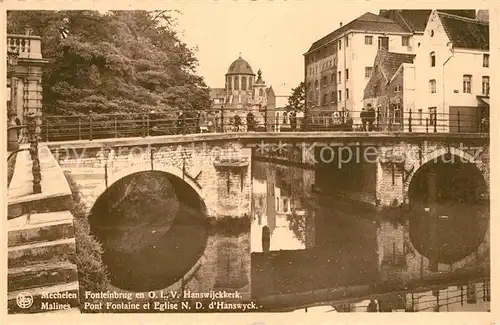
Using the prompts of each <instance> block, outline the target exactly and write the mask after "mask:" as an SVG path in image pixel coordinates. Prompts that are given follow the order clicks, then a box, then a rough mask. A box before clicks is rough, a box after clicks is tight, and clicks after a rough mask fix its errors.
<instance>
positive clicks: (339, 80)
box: [337, 71, 342, 83]
mask: <svg viewBox="0 0 500 325" xmlns="http://www.w3.org/2000/svg"><path fill="white" fill-rule="evenodd" d="M337 82H338V83H341V82H342V71H339V79H338V80H337Z"/></svg>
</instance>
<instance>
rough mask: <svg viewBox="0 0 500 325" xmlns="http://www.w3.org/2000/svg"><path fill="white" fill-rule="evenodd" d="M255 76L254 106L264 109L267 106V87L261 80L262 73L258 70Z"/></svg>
mask: <svg viewBox="0 0 500 325" xmlns="http://www.w3.org/2000/svg"><path fill="white" fill-rule="evenodd" d="M257 75H258V76H257V80H256V81H255V84H254V86H253V88H254V89H253V92H254V104H255V105H260V106H261V107H264V106H267V86H266V82H265V81H264V80H263V79H262V71H261V70H260V69H259V71H258V72H257Z"/></svg>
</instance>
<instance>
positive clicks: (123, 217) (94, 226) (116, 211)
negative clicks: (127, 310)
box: [88, 163, 209, 292]
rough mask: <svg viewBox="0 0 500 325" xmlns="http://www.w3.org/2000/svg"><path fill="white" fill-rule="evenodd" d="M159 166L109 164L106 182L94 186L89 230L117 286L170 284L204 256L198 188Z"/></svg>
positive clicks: (147, 287)
mask: <svg viewBox="0 0 500 325" xmlns="http://www.w3.org/2000/svg"><path fill="white" fill-rule="evenodd" d="M159 167H160V168H154V169H151V165H150V164H149V168H148V164H144V163H140V164H136V165H133V166H131V167H130V168H126V169H123V170H120V169H119V168H115V169H111V171H110V172H111V173H110V175H109V178H108V182H107V184H104V186H99V189H98V190H96V193H97V194H99V196H98V198H97V199H96V200H95V202H94V203H93V206H92V207H91V209H90V214H89V217H88V220H89V225H90V230H91V232H92V234H93V235H94V236H95V237H96V238H97V239H98V240H99V242H100V243H101V244H102V245H103V248H104V253H103V255H102V259H103V262H104V263H105V264H106V266H107V267H108V271H109V274H110V281H111V284H112V285H113V286H115V287H116V288H118V289H119V290H126V291H132V292H143V291H149V290H161V289H162V288H171V287H175V286H176V285H177V284H178V282H179V281H181V282H182V281H184V280H185V279H186V278H190V277H192V276H193V275H194V273H195V272H196V271H197V270H198V269H199V267H200V263H202V262H203V260H206V256H205V254H206V249H207V245H208V235H209V229H208V228H207V227H208V219H207V217H208V215H207V209H206V204H205V201H204V200H203V198H202V197H201V195H202V191H201V189H200V188H199V186H198V185H197V184H196V183H195V182H194V181H193V180H192V179H186V177H184V179H183V178H182V171H178V170H177V168H176V167H175V166H159ZM113 171H115V173H113ZM129 184H130V185H129ZM106 185H107V186H106ZM124 270H125V271H124ZM139 279H141V280H140V281H138V280H139ZM182 279H184V280H182Z"/></svg>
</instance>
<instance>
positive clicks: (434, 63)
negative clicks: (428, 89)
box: [430, 52, 436, 67]
mask: <svg viewBox="0 0 500 325" xmlns="http://www.w3.org/2000/svg"><path fill="white" fill-rule="evenodd" d="M430 56H431V67H435V66H436V54H435V53H434V52H432V53H431V54H430Z"/></svg>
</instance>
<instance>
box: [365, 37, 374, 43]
mask: <svg viewBox="0 0 500 325" xmlns="http://www.w3.org/2000/svg"><path fill="white" fill-rule="evenodd" d="M365 44H366V45H372V44H373V36H365Z"/></svg>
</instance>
